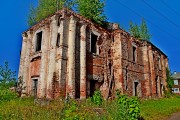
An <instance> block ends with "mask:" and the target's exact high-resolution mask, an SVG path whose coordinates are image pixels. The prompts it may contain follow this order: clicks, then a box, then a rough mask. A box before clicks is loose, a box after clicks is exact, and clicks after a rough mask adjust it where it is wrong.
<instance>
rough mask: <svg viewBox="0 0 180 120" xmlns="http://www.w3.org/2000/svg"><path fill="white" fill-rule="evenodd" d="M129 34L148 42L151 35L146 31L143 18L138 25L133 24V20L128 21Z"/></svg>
mask: <svg viewBox="0 0 180 120" xmlns="http://www.w3.org/2000/svg"><path fill="white" fill-rule="evenodd" d="M129 31H130V34H131V35H133V36H134V37H135V38H138V39H142V40H147V41H149V42H150V38H151V35H150V34H149V32H148V28H147V25H146V22H145V20H142V23H141V25H140V26H138V25H137V24H134V23H133V22H130V29H129Z"/></svg>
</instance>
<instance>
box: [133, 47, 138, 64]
mask: <svg viewBox="0 0 180 120" xmlns="http://www.w3.org/2000/svg"><path fill="white" fill-rule="evenodd" d="M136 53H137V52H136V47H134V46H133V61H134V62H136Z"/></svg>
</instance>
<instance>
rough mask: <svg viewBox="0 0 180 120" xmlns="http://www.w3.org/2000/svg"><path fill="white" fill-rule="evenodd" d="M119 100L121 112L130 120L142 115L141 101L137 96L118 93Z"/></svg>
mask: <svg viewBox="0 0 180 120" xmlns="http://www.w3.org/2000/svg"><path fill="white" fill-rule="evenodd" d="M117 101H118V105H119V107H120V109H119V114H121V115H123V116H124V117H126V118H127V119H130V120H136V119H138V118H139V117H140V106H139V105H140V103H139V100H138V98H137V97H128V96H126V95H120V94H118V98H117ZM122 110H123V111H122Z"/></svg>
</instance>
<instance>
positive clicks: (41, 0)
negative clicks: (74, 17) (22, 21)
mask: <svg viewBox="0 0 180 120" xmlns="http://www.w3.org/2000/svg"><path fill="white" fill-rule="evenodd" d="M73 4H74V1H73V0H38V6H37V7H34V6H33V5H31V6H30V10H29V15H28V21H27V22H28V25H29V26H32V25H34V24H36V23H37V22H39V21H40V20H42V19H44V18H46V17H48V16H49V15H52V14H53V13H55V12H56V11H57V10H60V9H61V8H63V7H67V8H72V6H73Z"/></svg>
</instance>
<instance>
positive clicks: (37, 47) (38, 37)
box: [36, 31, 42, 52]
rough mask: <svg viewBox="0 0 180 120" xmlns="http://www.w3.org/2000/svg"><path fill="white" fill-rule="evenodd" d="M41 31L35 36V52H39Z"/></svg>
mask: <svg viewBox="0 0 180 120" xmlns="http://www.w3.org/2000/svg"><path fill="white" fill-rule="evenodd" d="M41 42H42V31H41V32H39V33H37V34H36V52H37V51H40V50H41Z"/></svg>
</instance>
